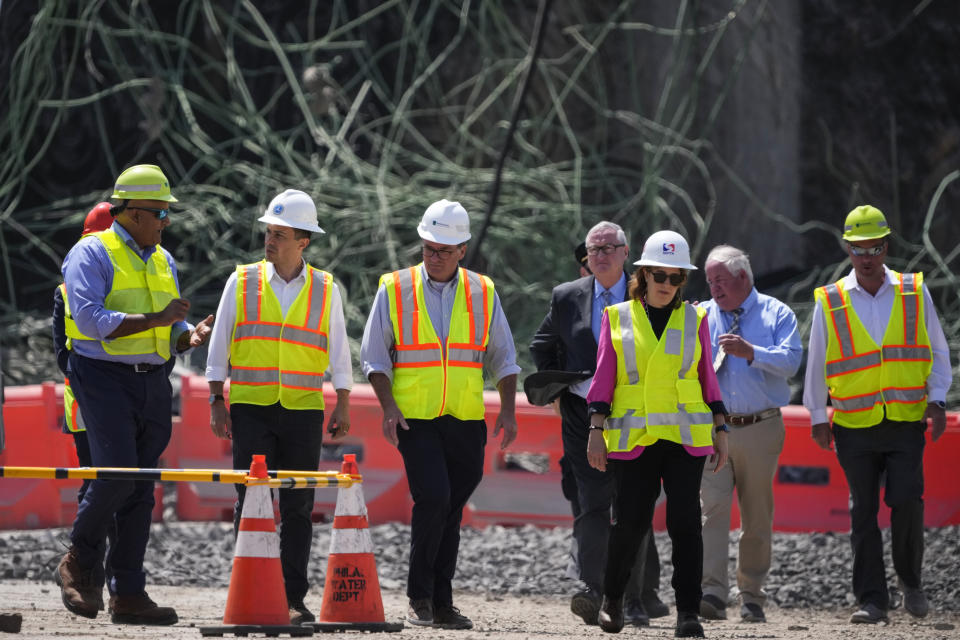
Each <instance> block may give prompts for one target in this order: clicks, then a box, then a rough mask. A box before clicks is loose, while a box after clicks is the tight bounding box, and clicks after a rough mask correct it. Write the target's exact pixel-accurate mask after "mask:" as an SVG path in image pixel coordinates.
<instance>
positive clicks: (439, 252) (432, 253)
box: [423, 245, 456, 260]
mask: <svg viewBox="0 0 960 640" xmlns="http://www.w3.org/2000/svg"><path fill="white" fill-rule="evenodd" d="M455 253H456V250H454V249H434V248H433V247H428V246H427V245H423V257H425V258H435V257H439V258H441V259H443V260H446V259H447V258H449V257H450V256H452V255H453V254H455Z"/></svg>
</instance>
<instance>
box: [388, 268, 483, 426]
mask: <svg viewBox="0 0 960 640" xmlns="http://www.w3.org/2000/svg"><path fill="white" fill-rule="evenodd" d="M421 269H422V267H421V265H417V266H415V267H410V268H407V269H402V270H400V271H394V272H393V273H388V274H384V275H383V276H382V277H381V278H380V284H381V286H383V287H384V288H385V291H386V294H387V299H388V303H389V306H390V319H391V322H392V324H393V338H394V345H393V349H394V351H393V354H392V355H393V367H394V371H393V385H392V390H393V396H394V399H395V400H396V402H397V406H398V407H399V408H400V411H401V413H403V415H404V416H405V417H407V418H417V419H432V418H436V417H438V416H441V415H444V414H450V415H452V416H454V417H456V418H459V419H461V420H480V419H483V414H484V412H485V409H484V405H483V372H482V369H483V357H484V355H485V353H486V349H487V342H488V340H489V337H490V335H489V334H490V323H491V321H492V316H493V302H494V287H493V281H492V280H490V278H488V277H486V276H483V275H480V274H477V273H474V272H472V271H468V270H467V269H462V268H461V269H458V272H457V290H456V293H455V294H454V300H453V309H452V311H451V314H450V326H449V332H448V334H447V345H446V349H445V350H444V348H443V346H442V345H441V344H440V338H439V337H438V334H437V332H436V330H435V328H434V326H433V324H432V321H431V320H430V316H429V313H428V312H427V308H426V303H425V301H424V298H423V282H422V272H421Z"/></svg>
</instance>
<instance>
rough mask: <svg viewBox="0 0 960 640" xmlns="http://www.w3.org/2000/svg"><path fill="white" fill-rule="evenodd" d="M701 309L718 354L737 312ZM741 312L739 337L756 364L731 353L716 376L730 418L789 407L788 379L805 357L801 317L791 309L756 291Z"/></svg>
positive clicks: (710, 306) (712, 306)
mask: <svg viewBox="0 0 960 640" xmlns="http://www.w3.org/2000/svg"><path fill="white" fill-rule="evenodd" d="M702 306H703V307H704V308H705V309H706V310H707V320H708V322H709V323H710V343H711V346H712V347H713V350H714V353H716V350H717V347H718V339H719V337H720V336H721V335H722V334H724V333H729V329H730V325H732V324H733V313H731V312H728V311H722V310H721V309H720V307H718V306H717V304H716V303H715V302H714V301H713V300H708V301H707V302H704V303H702ZM741 308H742V309H743V313H742V314H741V315H740V330H739V331H738V333H739V334H740V335H741V336H743V338H744V340H746V341H747V342H749V343H750V344H752V345H753V352H754V356H753V362H751V363H748V362H747V361H746V360H745V359H744V358H738V357H736V356H732V355H730V354H727V357H726V359H725V360H724V363H723V366H722V367H720V370H719V371H718V372H717V381H718V382H719V383H720V391H721V393H723V402H724V404H725V405H726V407H727V410H728V411H730V412H731V413H757V412H759V411H763V410H764V409H770V408H773V407H782V406H784V405H786V404H789V402H790V385H789V384H787V380H788V379H789V378H790V376H792V375H794V374H795V373H796V372H797V369H798V368H799V367H800V360H801V359H802V358H803V345H802V343H801V342H800V333H799V331H798V330H797V317H796V316H795V315H794V313H793V311H792V310H791V309H790V307H788V306H787V305H785V304H783V303H782V302H780V301H779V300H777V299H776V298H771V297H770V296H767V295H764V294H762V293H757V290H756V289H752V290H751V291H750V294H749V295H748V296H747V299H746V300H744V301H743V304H742V305H741Z"/></svg>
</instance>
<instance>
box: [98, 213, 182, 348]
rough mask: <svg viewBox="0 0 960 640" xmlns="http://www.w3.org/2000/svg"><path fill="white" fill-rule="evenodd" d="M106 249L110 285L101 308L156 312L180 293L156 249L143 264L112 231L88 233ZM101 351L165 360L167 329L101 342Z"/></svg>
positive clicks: (168, 334)
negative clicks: (110, 268)
mask: <svg viewBox="0 0 960 640" xmlns="http://www.w3.org/2000/svg"><path fill="white" fill-rule="evenodd" d="M90 235H92V236H95V237H96V238H97V239H98V240H100V242H101V243H103V246H104V247H106V249H107V253H108V254H109V255H110V261H111V262H112V263H113V284H112V286H111V287H110V291H108V292H107V296H106V298H104V301H103V307H104V308H105V309H110V310H111V311H122V312H124V313H133V314H138V313H155V312H158V311H163V309H164V308H166V306H167V304H169V302H170V301H171V300H173V299H174V298H176V297H178V296H179V295H180V294H179V292H178V291H177V282H176V280H175V279H174V277H173V271H172V270H171V269H170V263H169V262H167V257H166V256H165V255H164V253H163V251H161V250H160V245H157V246H156V250H155V251H154V252H153V254H152V255H151V256H150V257H149V258H147V261H146V262H144V260H143V258H141V257H140V256H139V255H138V254H137V253H135V252H134V251H133V249H131V248H130V247H129V246H127V243H126V242H125V241H124V240H123V238H122V237H120V235H119V234H118V233H117V232H116V231H114V230H113V229H107V230H106V231H98V232H97V233H92V234H90ZM100 345H101V346H102V347H103V350H104V351H105V352H107V353H109V354H111V355H115V356H120V355H127V356H141V355H150V354H153V353H156V354H157V355H159V356H160V357H161V358H163V359H164V360H168V359H169V358H170V327H169V326H165V327H154V328H152V329H146V330H144V331H139V332H137V333H134V334H131V335H129V336H122V337H119V338H115V339H113V340H110V341H101V342H100Z"/></svg>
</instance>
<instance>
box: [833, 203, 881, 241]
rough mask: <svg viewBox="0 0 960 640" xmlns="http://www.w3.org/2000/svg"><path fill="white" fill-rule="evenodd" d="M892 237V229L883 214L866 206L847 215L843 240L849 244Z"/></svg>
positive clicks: (874, 208)
mask: <svg viewBox="0 0 960 640" xmlns="http://www.w3.org/2000/svg"><path fill="white" fill-rule="evenodd" d="M888 235H890V227H889V226H887V219H886V218H885V217H884V215H883V212H882V211H880V209H877V208H876V207H872V206H870V205H869V204H865V205H862V206H859V207H857V208H856V209H854V210H853V211H851V212H850V213H848V214H847V219H846V220H845V221H844V223H843V239H844V240H846V241H847V242H858V241H860V240H876V239H877V238H885V237H886V236H888Z"/></svg>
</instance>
